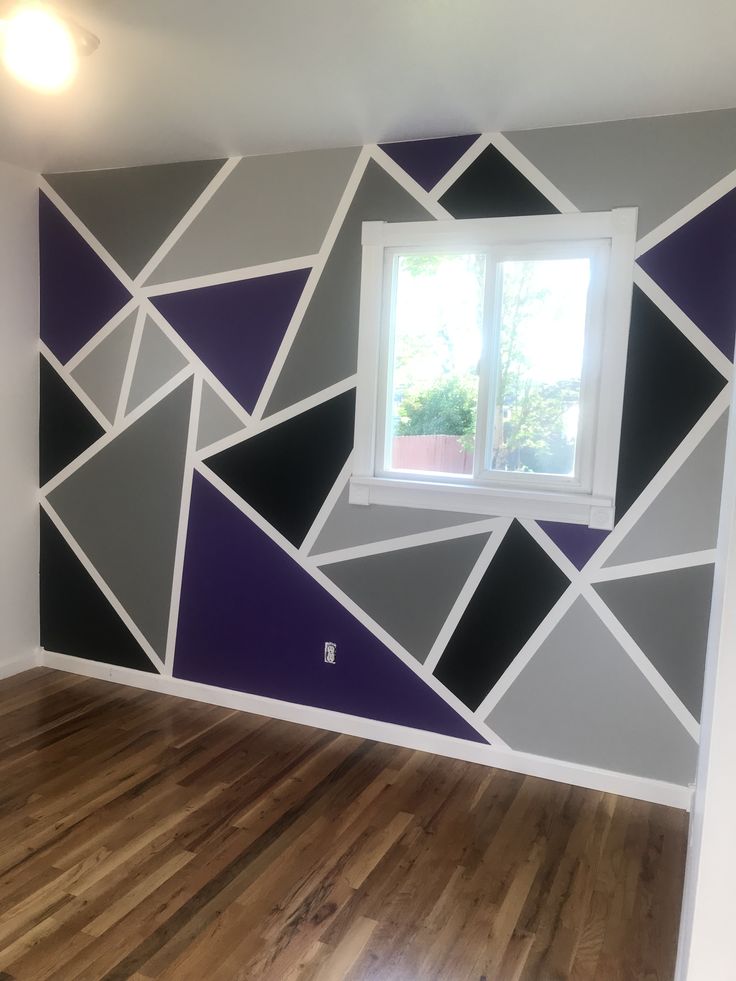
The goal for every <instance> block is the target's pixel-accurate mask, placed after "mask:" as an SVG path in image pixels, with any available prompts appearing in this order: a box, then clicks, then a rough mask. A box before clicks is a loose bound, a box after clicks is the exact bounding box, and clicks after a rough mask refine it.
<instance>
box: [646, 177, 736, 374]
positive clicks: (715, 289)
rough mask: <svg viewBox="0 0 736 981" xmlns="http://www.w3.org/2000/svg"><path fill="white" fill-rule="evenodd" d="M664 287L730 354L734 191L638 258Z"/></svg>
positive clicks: (734, 323)
mask: <svg viewBox="0 0 736 981" xmlns="http://www.w3.org/2000/svg"><path fill="white" fill-rule="evenodd" d="M638 262H639V265H640V266H641V267H642V269H643V270H644V271H645V272H647V273H648V274H649V275H650V276H651V277H652V279H653V280H654V281H655V283H657V285H658V286H661V287H662V289H663V290H664V291H665V293H666V294H667V295H668V296H669V297H670V298H671V299H672V300H674V302H675V303H676V304H677V305H678V307H679V308H680V309H681V310H683V311H684V312H685V313H686V314H687V315H688V317H689V318H690V319H691V320H692V321H693V323H695V324H696V325H697V326H698V327H699V328H700V329H701V330H702V331H703V333H704V334H705V335H706V336H707V337H709V338H710V339H711V340H712V341H713V343H714V344H715V345H716V347H717V348H718V349H719V350H720V351H722V352H723V353H724V354H725V355H726V357H727V358H731V359H733V351H734V336H735V335H736V274H734V270H736V190H733V191H729V192H728V194H724V195H723V197H722V198H719V199H718V200H717V201H716V202H715V203H714V204H712V205H710V207H708V208H706V209H705V211H701V212H700V214H699V215H696V216H695V218H692V219H691V220H690V221H689V222H687V223H686V224H685V225H683V226H682V227H681V228H678V229H677V231H676V232H673V233H672V234H671V235H668V236H667V238H666V239H664V240H663V241H662V242H660V243H659V245H655V246H654V248H653V249H650V250H649V251H648V252H645V253H644V255H643V256H640V257H639V260H638Z"/></svg>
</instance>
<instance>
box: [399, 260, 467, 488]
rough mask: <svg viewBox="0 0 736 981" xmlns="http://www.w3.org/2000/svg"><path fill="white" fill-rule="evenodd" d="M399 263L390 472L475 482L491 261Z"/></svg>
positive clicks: (404, 261) (403, 261)
mask: <svg viewBox="0 0 736 981" xmlns="http://www.w3.org/2000/svg"><path fill="white" fill-rule="evenodd" d="M394 261H395V272H394V275H395V285H394V288H395V300H394V318H393V349H392V353H391V364H390V373H389V385H390V392H389V398H390V402H389V405H390V413H391V418H390V467H391V468H392V469H394V470H407V471H413V472H415V473H416V472H428V473H432V472H437V473H446V474H455V475H457V474H472V472H473V456H474V444H475V428H476V418H477V411H478V366H479V361H480V355H481V347H482V333H483V298H484V282H485V266H486V260H485V256H484V255H476V254H473V253H468V254H465V255H457V254H452V255H429V254H424V253H423V254H413V255H400V256H397V257H396V258H395V260H394Z"/></svg>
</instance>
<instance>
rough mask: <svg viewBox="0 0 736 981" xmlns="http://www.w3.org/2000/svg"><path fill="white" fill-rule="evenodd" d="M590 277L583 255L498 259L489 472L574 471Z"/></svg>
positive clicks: (587, 263)
mask: <svg viewBox="0 0 736 981" xmlns="http://www.w3.org/2000/svg"><path fill="white" fill-rule="evenodd" d="M589 280H590V261H589V260H588V259H543V260H525V261H507V262H502V263H501V264H500V286H501V298H500V302H501V324H500V327H501V334H500V345H499V347H500V349H499V360H498V375H497V384H496V399H495V402H496V404H495V412H494V419H493V447H492V461H491V467H492V469H493V470H505V471H513V472H515V473H543V474H561V475H566V476H571V475H573V474H574V472H575V451H576V443H577V435H578V416H579V411H580V383H581V376H582V368H583V344H584V340H585V315H586V307H587V299H588V283H589Z"/></svg>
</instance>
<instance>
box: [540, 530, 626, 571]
mask: <svg viewBox="0 0 736 981" xmlns="http://www.w3.org/2000/svg"><path fill="white" fill-rule="evenodd" d="M537 524H538V525H539V527H540V528H541V529H542V531H544V532H546V533H547V534H548V535H549V537H550V538H551V539H552V541H553V542H554V543H555V545H556V546H557V547H558V548H559V549H560V551H562V552H564V553H565V555H566V556H567V557H568V559H569V560H570V561H571V562H572V564H573V565H574V566H575V567H576V568H577V569H582V568H583V566H584V565H585V563H586V562H587V561H588V559H589V558H590V557H591V556H592V555H593V553H594V552H595V551H597V549H598V546H599V545H601V544H602V543H603V542H604V541H605V539H606V538H607V537H608V535H609V532H607V531H602V530H601V529H600V528H588V526H587V525H573V524H568V523H567V522H564V521H538V522H537Z"/></svg>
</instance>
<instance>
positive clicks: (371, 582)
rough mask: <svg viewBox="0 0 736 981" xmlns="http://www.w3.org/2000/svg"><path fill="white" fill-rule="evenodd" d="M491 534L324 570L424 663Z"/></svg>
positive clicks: (363, 558) (402, 551)
mask: <svg viewBox="0 0 736 981" xmlns="http://www.w3.org/2000/svg"><path fill="white" fill-rule="evenodd" d="M489 537H490V535H489V533H488V532H486V533H484V534H481V535H468V536H466V537H464V538H454V539H451V540H450V541H447V542H433V543H431V544H429V545H418V546H416V547H415V548H402V549H395V550H392V551H389V552H382V553H380V554H379V555H367V556H364V557H362V558H359V559H350V560H349V561H347V562H332V563H330V564H329V565H324V566H322V572H323V573H324V574H325V575H326V576H327V577H328V578H329V579H331V580H332V581H333V582H334V583H335V585H337V586H339V587H340V589H341V590H342V591H343V592H344V593H345V594H346V595H347V596H349V597H350V598H351V599H352V600H354V601H355V602H356V603H357V604H358V606H359V607H360V608H361V609H362V610H365V612H366V613H367V614H368V615H369V616H370V617H372V618H373V619H374V620H375V621H376V623H378V624H380V625H381V626H382V627H383V628H384V630H386V631H387V632H388V633H390V634H391V636H392V637H395V638H396V640H398V641H399V643H400V644H401V645H402V646H403V647H405V648H406V650H407V651H408V652H409V653H410V654H411V655H412V656H413V657H415V658H416V659H417V660H418V661H421V662H424V661H425V660H426V657H427V655H428V654H429V652H430V650H431V648H432V645H433V644H434V642H435V640H436V639H437V635H438V634H439V632H440V630H441V629H442V626H443V625H444V622H445V620H446V619H447V615H448V614H449V612H450V610H451V609H452V606H453V604H454V603H455V600H456V599H457V597H458V595H459V593H460V590H461V589H462V588H463V586H464V585H465V582H466V580H467V578H468V576H469V575H470V572H471V570H472V568H473V566H474V565H475V563H476V561H477V560H478V557H479V555H480V553H481V551H482V550H483V546H484V545H485V544H486V542H487V541H488V539H489ZM348 656H349V652H348Z"/></svg>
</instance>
